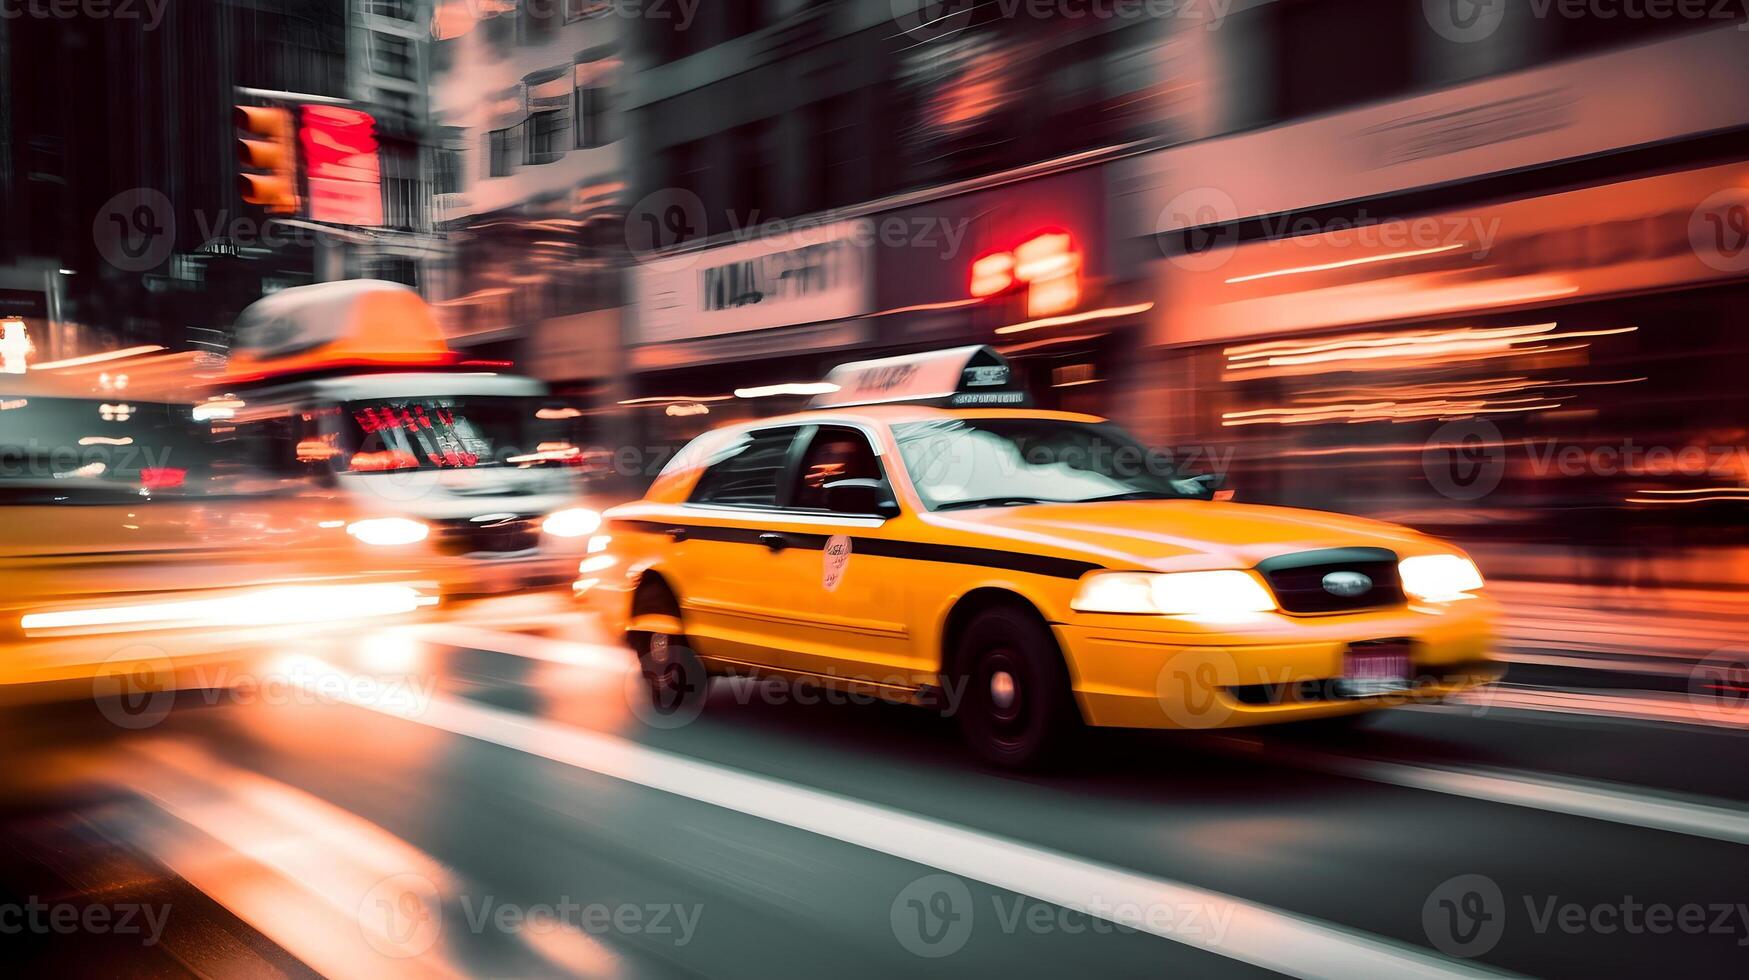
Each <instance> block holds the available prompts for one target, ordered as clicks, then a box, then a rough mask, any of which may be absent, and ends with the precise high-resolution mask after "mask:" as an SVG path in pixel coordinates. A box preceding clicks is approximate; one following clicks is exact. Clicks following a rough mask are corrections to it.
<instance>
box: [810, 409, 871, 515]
mask: <svg viewBox="0 0 1749 980" xmlns="http://www.w3.org/2000/svg"><path fill="white" fill-rule="evenodd" d="M884 478H885V477H884V475H883V474H882V473H881V461H880V458H879V457H877V456H876V455H875V452H874V447H873V446H871V445H869V441H868V436H866V435H864V434H863V433H861V432H859V431H857V430H856V429H849V428H840V427H838V426H830V425H826V426H821V427H820V429H819V431H817V432H816V433H814V438H813V440H812V441H811V442H809V443H808V452H807V454H806V455H805V456H803V457H802V463H801V465H800V466H798V467H796V476H795V484H794V486H793V487H792V488H791V494H790V506H791V507H799V508H803V509H807V510H825V509H826V484H828V483H836V482H837V481H839V480H858V479H863V480H881V479H884Z"/></svg>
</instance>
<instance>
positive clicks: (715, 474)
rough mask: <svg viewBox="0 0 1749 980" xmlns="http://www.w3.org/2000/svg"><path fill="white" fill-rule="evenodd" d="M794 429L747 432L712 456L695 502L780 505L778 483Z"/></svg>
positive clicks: (700, 482) (794, 433)
mask: <svg viewBox="0 0 1749 980" xmlns="http://www.w3.org/2000/svg"><path fill="white" fill-rule="evenodd" d="M797 431H798V430H796V429H794V428H787V429H766V430H763V431H760V432H749V433H743V434H741V435H739V436H736V437H735V438H733V439H731V440H730V441H729V442H728V443H727V444H726V445H724V446H722V447H721V448H720V449H718V450H717V451H716V452H713V453H712V454H711V459H710V462H709V463H708V464H706V466H705V471H704V473H703V474H702V475H700V476H699V478H698V485H697V486H695V487H693V488H692V496H691V497H690V498H688V499H689V500H690V501H692V502H693V503H708V504H731V505H735V506H741V507H773V506H776V505H777V488H778V481H780V480H781V479H782V478H783V471H784V463H785V461H786V460H787V459H788V457H789V450H790V444H791V443H793V442H794V441H795V437H796V432H797Z"/></svg>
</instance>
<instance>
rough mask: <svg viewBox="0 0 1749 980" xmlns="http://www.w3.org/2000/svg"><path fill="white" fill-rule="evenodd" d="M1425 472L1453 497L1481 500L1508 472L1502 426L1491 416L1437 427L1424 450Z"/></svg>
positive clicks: (1435, 485) (1437, 485)
mask: <svg viewBox="0 0 1749 980" xmlns="http://www.w3.org/2000/svg"><path fill="white" fill-rule="evenodd" d="M1421 472H1422V473H1423V474H1425V475H1426V477H1427V482H1428V483H1429V484H1431V485H1432V486H1433V488H1434V489H1435V490H1437V491H1439V493H1440V494H1441V495H1442V496H1444V497H1446V498H1448V499H1450V500H1480V499H1481V498H1483V497H1486V496H1487V495H1488V494H1491V493H1493V492H1494V490H1495V488H1497V487H1499V486H1500V480H1501V478H1502V477H1503V476H1504V475H1505V474H1506V445H1505V443H1504V442H1503V441H1502V438H1501V435H1500V427H1499V426H1497V425H1495V424H1494V423H1492V422H1489V421H1488V420H1487V419H1460V420H1458V421H1456V422H1447V423H1446V424H1444V425H1442V426H1440V427H1439V428H1438V429H1435V430H1434V432H1433V435H1432V436H1430V437H1429V438H1428V440H1427V443H1426V445H1425V446H1423V447H1422V450H1421Z"/></svg>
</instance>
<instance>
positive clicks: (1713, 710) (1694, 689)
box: [1688, 647, 1749, 724]
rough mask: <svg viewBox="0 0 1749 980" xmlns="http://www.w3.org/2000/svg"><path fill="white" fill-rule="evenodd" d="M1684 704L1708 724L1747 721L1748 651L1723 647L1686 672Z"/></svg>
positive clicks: (1748, 694)
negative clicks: (1710, 722)
mask: <svg viewBox="0 0 1749 980" xmlns="http://www.w3.org/2000/svg"><path fill="white" fill-rule="evenodd" d="M1688 701H1689V703H1690V704H1692V705H1693V706H1694V708H1695V711H1696V712H1697V713H1698V714H1700V716H1701V717H1702V718H1703V719H1705V720H1707V721H1712V722H1723V723H1736V724H1742V722H1743V721H1744V720H1745V719H1749V647H1727V648H1725V649H1723V650H1715V651H1713V652H1712V653H1709V654H1707V655H1706V656H1705V657H1702V658H1701V659H1700V661H1699V662H1697V663H1696V664H1695V665H1694V667H1693V668H1691V669H1690V670H1689V672H1688Z"/></svg>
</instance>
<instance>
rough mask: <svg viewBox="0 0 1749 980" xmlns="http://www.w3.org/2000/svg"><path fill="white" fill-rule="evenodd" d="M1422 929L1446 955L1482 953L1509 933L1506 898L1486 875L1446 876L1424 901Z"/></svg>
mask: <svg viewBox="0 0 1749 980" xmlns="http://www.w3.org/2000/svg"><path fill="white" fill-rule="evenodd" d="M1421 928H1422V930H1423V931H1424V932H1425V933H1426V934H1427V939H1428V941H1429V942H1431V943H1433V948H1434V949H1437V950H1439V951H1440V952H1441V953H1444V954H1445V955H1447V956H1462V957H1470V956H1482V955H1484V954H1486V953H1487V952H1488V951H1489V950H1492V949H1493V948H1494V947H1495V945H1497V944H1498V943H1499V942H1500V937H1501V936H1502V935H1504V934H1505V932H1506V897H1505V896H1504V895H1502V894H1501V892H1500V886H1499V885H1498V884H1496V883H1495V882H1494V879H1492V878H1489V877H1488V876H1487V875H1479V874H1465V875H1458V876H1456V877H1454V878H1447V879H1446V880H1445V881H1443V882H1441V883H1440V885H1439V887H1437V888H1435V889H1433V891H1432V892H1430V893H1428V895H1427V900H1426V901H1425V902H1423V903H1421Z"/></svg>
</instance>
